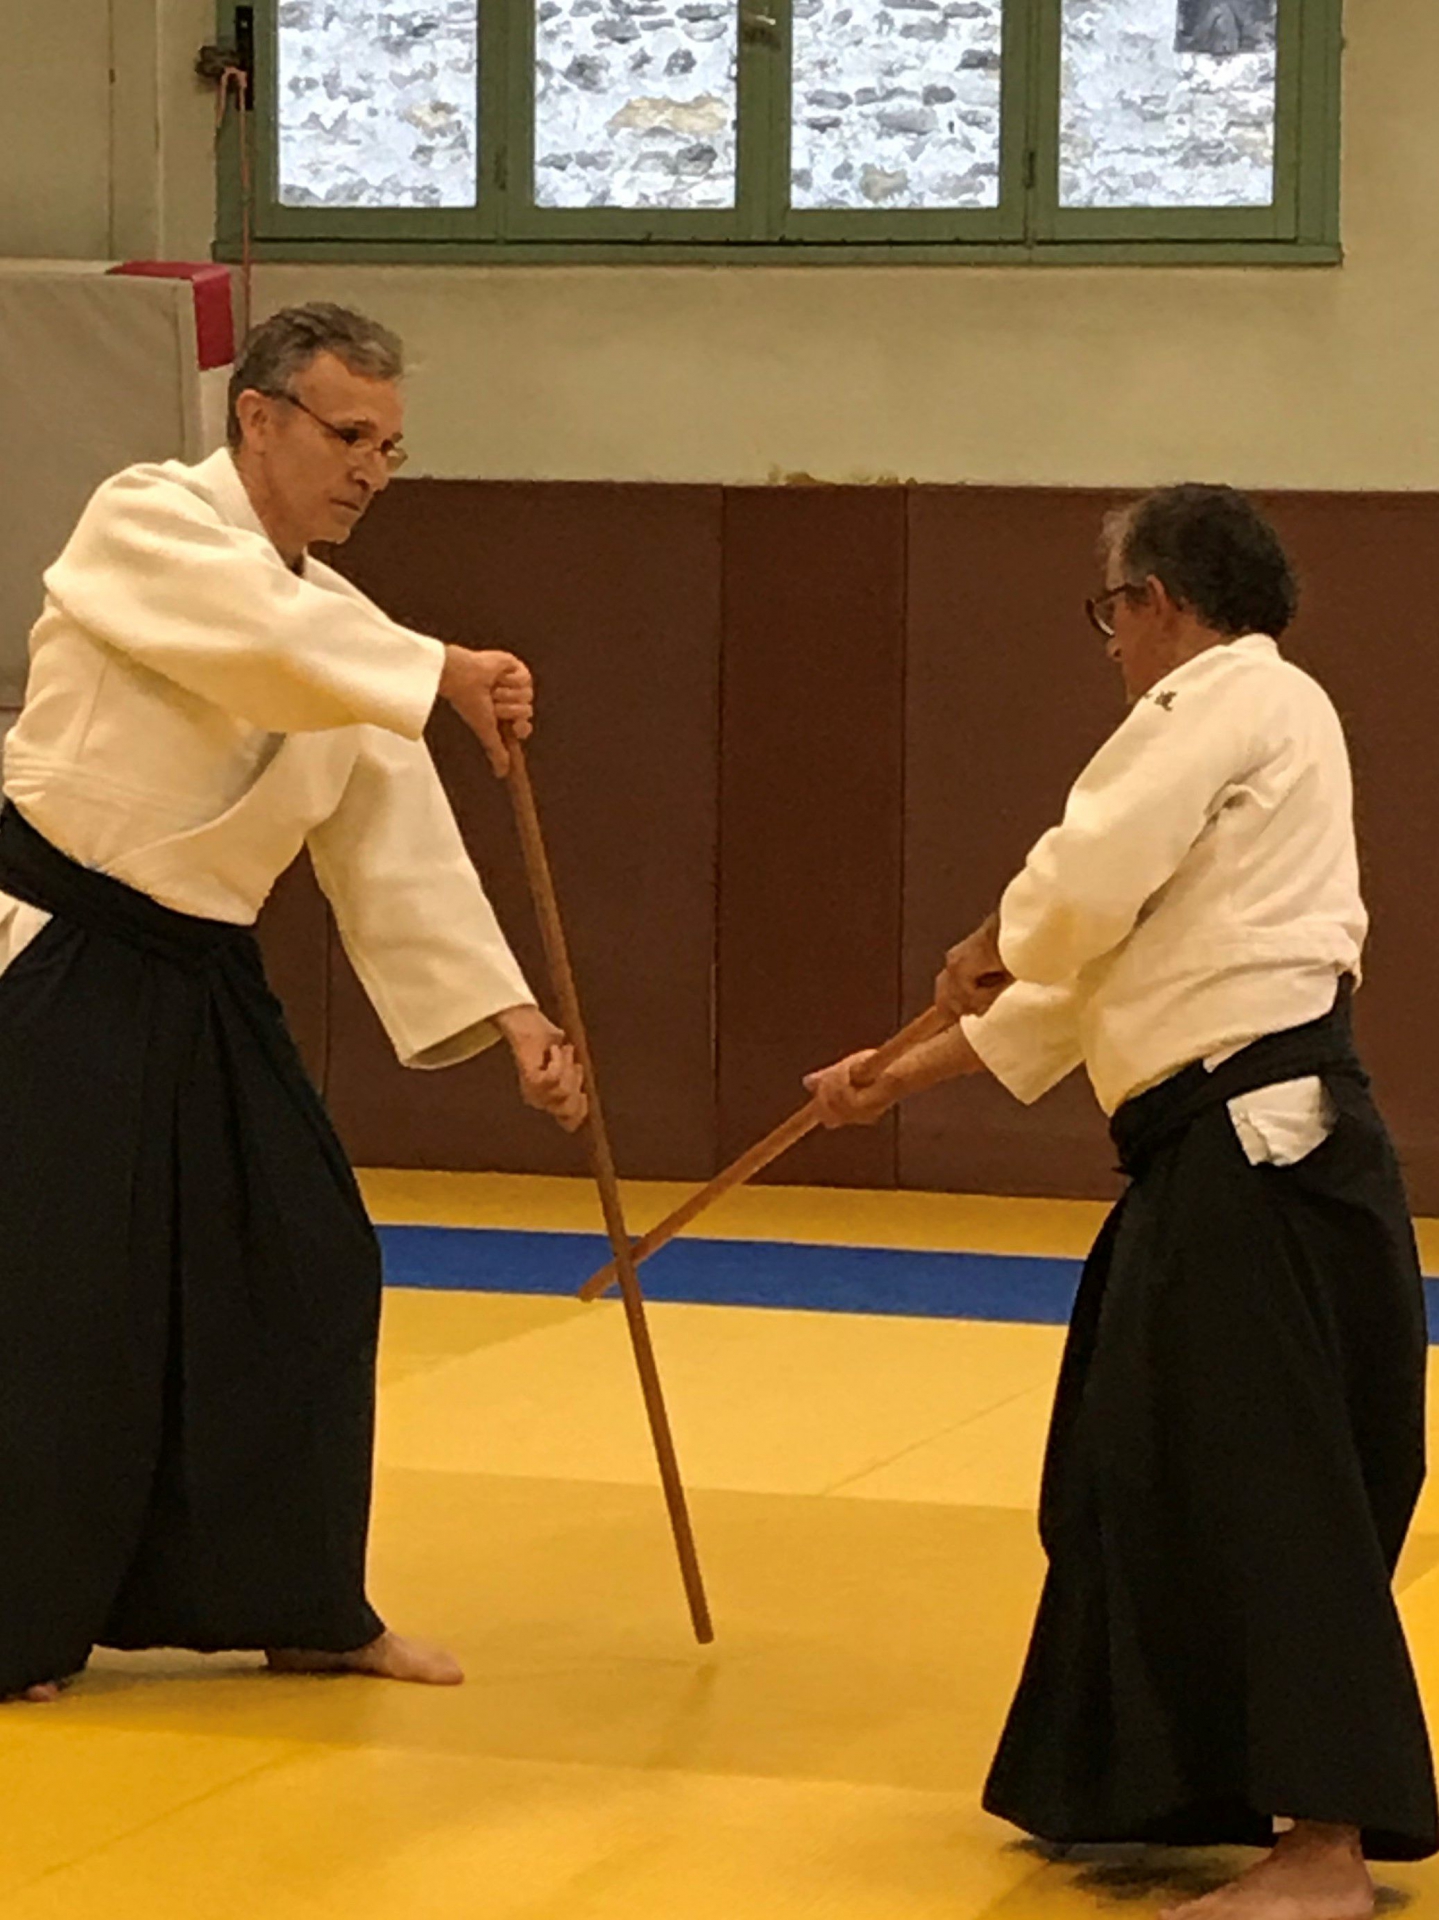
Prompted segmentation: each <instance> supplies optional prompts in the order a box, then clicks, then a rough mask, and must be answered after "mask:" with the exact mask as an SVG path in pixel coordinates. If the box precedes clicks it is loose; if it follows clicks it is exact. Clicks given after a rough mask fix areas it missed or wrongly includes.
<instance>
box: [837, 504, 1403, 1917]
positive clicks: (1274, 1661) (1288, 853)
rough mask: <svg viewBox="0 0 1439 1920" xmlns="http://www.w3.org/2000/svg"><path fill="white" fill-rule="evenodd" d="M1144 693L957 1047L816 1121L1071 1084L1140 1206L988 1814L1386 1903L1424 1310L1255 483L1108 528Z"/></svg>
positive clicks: (1130, 666) (1092, 1272) (1328, 766)
mask: <svg viewBox="0 0 1439 1920" xmlns="http://www.w3.org/2000/svg"><path fill="white" fill-rule="evenodd" d="M1103 554H1104V560H1105V567H1106V581H1105V586H1104V590H1103V592H1102V593H1101V594H1099V596H1098V597H1097V598H1096V599H1095V600H1092V601H1091V602H1090V603H1089V607H1088V612H1089V617H1090V619H1091V621H1092V623H1093V624H1094V625H1095V626H1096V627H1097V628H1098V629H1099V631H1100V633H1101V634H1103V635H1104V637H1105V640H1106V642H1107V645H1108V651H1109V654H1110V657H1111V658H1112V659H1113V660H1114V661H1115V663H1116V664H1117V665H1118V667H1119V669H1120V671H1121V673H1122V675H1123V678H1124V684H1125V690H1126V692H1127V694H1128V696H1129V700H1130V702H1131V706H1130V711H1129V715H1128V717H1127V718H1126V719H1125V721H1124V722H1123V724H1122V725H1121V726H1120V727H1119V728H1118V729H1117V730H1116V732H1115V733H1114V734H1113V735H1112V736H1111V737H1110V739H1109V740H1108V741H1107V742H1106V743H1105V744H1104V746H1103V747H1101V749H1100V750H1099V752H1098V753H1097V754H1096V755H1095V757H1094V759H1093V760H1092V761H1091V762H1090V764H1089V765H1088V767H1086V768H1085V770H1084V772H1083V773H1082V774H1081V775H1080V776H1079V779H1078V780H1077V781H1076V782H1075V785H1074V787H1073V789H1072V791H1071V793H1070V796H1069V800H1068V804H1067V805H1066V808H1065V812H1064V818H1063V820H1062V821H1061V822H1060V824H1059V825H1058V826H1056V827H1054V828H1053V829H1052V830H1051V831H1050V832H1048V833H1046V834H1045V835H1044V836H1043V838H1042V839H1041V840H1040V841H1039V842H1038V843H1037V844H1036V846H1035V847H1034V848H1033V850H1032V851H1031V853H1030V855H1029V857H1028V859H1027V861H1026V862H1025V865H1024V867H1023V869H1022V871H1021V872H1020V873H1019V874H1017V875H1016V877H1015V878H1014V880H1013V881H1012V882H1011V883H1010V885H1009V887H1008V888H1007V889H1006V890H1005V893H1004V896H1003V899H1002V900H1001V902H1000V906H999V909H998V911H997V912H996V913H995V914H993V915H992V916H991V917H990V919H989V920H987V921H986V922H985V924H984V925H983V926H982V927H981V928H979V929H978V930H977V931H976V932H975V933H973V934H971V935H970V937H969V938H968V939H967V940H965V941H963V942H961V943H960V945H958V946H957V947H955V948H953V949H952V950H951V952H950V953H949V955H948V956H947V961H946V966H945V970H944V972H943V973H942V974H941V976H940V978H939V980H938V982H937V983H936V999H937V1004H938V1005H939V1006H940V1007H941V1008H942V1009H943V1010H944V1011H945V1012H947V1013H949V1014H950V1015H951V1016H952V1017H954V1018H955V1019H956V1022H957V1024H955V1025H954V1026H952V1027H951V1028H950V1029H949V1031H948V1032H947V1033H945V1034H942V1035H941V1036H940V1037H939V1038H938V1039H937V1040H935V1041H932V1042H930V1043H929V1044H928V1045H927V1046H924V1047H921V1048H917V1049H915V1050H914V1051H913V1052H912V1053H911V1054H910V1055H909V1056H907V1057H906V1058H905V1059H904V1060H902V1061H901V1062H900V1063H899V1064H898V1065H897V1066H896V1067H895V1068H893V1069H892V1070H891V1071H890V1073H889V1074H887V1075H885V1076H884V1077H883V1078H882V1080H881V1082H880V1084H879V1085H878V1086H877V1087H875V1088H873V1089H869V1090H867V1089H864V1088H860V1087H857V1086H856V1085H855V1084H854V1081H853V1069H854V1067H855V1065H856V1064H857V1063H858V1062H860V1061H862V1060H864V1059H866V1058H868V1056H867V1055H865V1054H856V1055H852V1056H850V1058H849V1059H847V1060H843V1061H840V1062H838V1063H837V1064H836V1065H835V1066H833V1067H830V1068H827V1069H825V1070H824V1071H823V1072H821V1073H818V1074H815V1075H813V1076H811V1085H812V1088H813V1091H814V1092H815V1093H816V1095H817V1096H818V1098H819V1101H820V1104H821V1107H822V1109H823V1112H824V1114H825V1117H826V1119H827V1121H828V1123H829V1124H831V1125H839V1124H843V1123H845V1122H850V1121H867V1120H873V1119H875V1118H877V1117H878V1115H879V1114H881V1113H883V1112H884V1111H886V1110H887V1109H888V1107H889V1106H891V1105H892V1104H893V1103H894V1101H895V1100H896V1099H898V1098H900V1097H901V1096H903V1095H905V1094H907V1093H911V1092H914V1091H916V1090H918V1089H919V1088H921V1087H924V1086H929V1085H933V1084H935V1083H936V1082H938V1081H940V1080H943V1079H949V1078H952V1077H956V1076H959V1075H962V1074H968V1073H978V1072H981V1071H984V1070H986V1069H987V1070H988V1071H989V1072H991V1073H993V1074H994V1075H995V1076H996V1077H997V1078H998V1079H999V1080H1000V1081H1001V1082H1002V1083H1003V1084H1004V1085H1005V1086H1007V1087H1008V1088H1009V1089H1010V1090H1011V1091H1012V1092H1013V1093H1015V1094H1016V1095H1017V1096H1018V1097H1019V1098H1020V1099H1021V1100H1025V1101H1030V1100H1034V1099H1037V1098H1038V1097H1039V1096H1040V1095H1041V1094H1042V1093H1044V1092H1045V1091H1046V1090H1047V1089H1048V1088H1050V1087H1052V1086H1053V1085H1055V1084H1056V1082H1057V1081H1059V1080H1060V1079H1062V1078H1063V1077H1064V1075H1065V1074H1067V1073H1068V1072H1069V1071H1070V1070H1071V1069H1072V1068H1073V1067H1075V1066H1077V1065H1079V1064H1080V1063H1081V1062H1083V1064H1084V1065H1085V1066H1086V1068H1087V1069H1088V1072H1089V1075H1090V1078H1091V1080H1092V1082H1093V1085H1094V1089H1095V1093H1096V1095H1097V1096H1098V1098H1099V1101H1100V1103H1101V1105H1102V1106H1103V1107H1104V1109H1105V1110H1106V1112H1107V1113H1108V1114H1109V1115H1110V1116H1111V1120H1110V1125H1111V1131H1112V1134H1113V1137H1114V1141H1115V1144H1116V1146H1117V1148H1118V1151H1119V1155H1120V1159H1121V1161H1122V1163H1123V1165H1124V1168H1125V1170H1126V1172H1127V1173H1128V1174H1129V1177H1130V1184H1129V1187H1128V1189H1127V1191H1126V1193H1125V1194H1124V1197H1123V1198H1122V1199H1121V1200H1120V1202H1119V1204H1118V1206H1117V1207H1116V1208H1115V1209H1114V1211H1113V1213H1112V1214H1111V1215H1110V1217H1109V1219H1108V1221H1107V1222H1106V1224H1105V1226H1104V1228H1103V1230H1102V1231H1101V1233H1100V1236H1099V1239H1098V1241H1097V1243H1096V1245H1095V1247H1094V1250H1093V1252H1092V1254H1091V1255H1090V1258H1089V1260H1088V1262H1087V1264H1086V1266H1085V1270H1084V1276H1083V1279H1082V1281H1081V1283H1080V1289H1079V1297H1078V1300H1077V1302H1076V1305H1075V1310H1074V1317H1073V1322H1072V1325H1071V1329H1070V1335H1069V1342H1068V1346H1067V1349H1066V1353H1065V1358H1064V1364H1063V1369H1062V1372H1061V1375H1060V1382H1059V1390H1058V1396H1057V1400H1056V1405H1055V1411H1054V1419H1053V1424H1052V1427H1051V1433H1050V1442H1049V1452H1048V1457H1047V1460H1046V1465H1045V1472H1044V1480H1043V1486H1042V1489H1041V1496H1040V1531H1041V1535H1042V1538H1043V1541H1044V1546H1045V1550H1046V1553H1047V1555H1048V1558H1049V1574H1048V1578H1047V1581H1046V1583H1045V1588H1044V1593H1043V1597H1042V1599H1041V1602H1040V1608H1039V1617H1038V1620H1037V1622H1036V1625H1035V1630H1034V1637H1033V1640H1032V1642H1031V1645H1030V1650H1029V1656H1028V1659H1027V1661H1026V1664H1025V1668H1024V1674H1023V1677H1022V1679H1021V1681H1020V1685H1019V1692H1018V1696H1017V1698H1016V1699H1015V1702H1014V1705H1013V1708H1012V1709H1011V1712H1010V1716H1009V1721H1008V1724H1007V1726H1006V1728H1005V1730H1004V1735H1003V1738H1002V1740H1001V1743H1000V1748H999V1753H998V1756H997V1758H996V1760H995V1762H994V1767H993V1770H992V1772H991V1774H990V1778H989V1782H988V1786H987V1788H986V1792H985V1805H986V1807H988V1809H989V1810H990V1811H991V1812H993V1813H997V1814H1000V1815H1002V1816H1003V1817H1004V1818H1006V1819H1008V1820H1012V1821H1014V1822H1015V1824H1016V1825H1018V1826H1021V1827H1024V1828H1026V1829H1027V1830H1028V1831H1029V1832H1031V1833H1033V1834H1036V1835H1039V1836H1041V1837H1043V1838H1045V1839H1047V1840H1050V1841H1053V1842H1058V1843H1061V1844H1064V1843H1071V1844H1077V1843H1083V1842H1113V1841H1139V1842H1153V1843H1158V1844H1165V1843H1168V1844H1175V1845H1190V1846H1197V1845H1213V1844H1220V1843H1240V1844H1249V1845H1255V1846H1263V1847H1265V1848H1266V1850H1267V1851H1266V1856H1265V1858H1264V1859H1263V1860H1262V1861H1260V1862H1259V1863H1258V1864H1257V1865H1256V1866H1255V1867H1254V1868H1252V1869H1251V1870H1250V1871H1249V1872H1248V1873H1246V1874H1244V1875H1242V1876H1241V1877H1240V1878H1239V1879H1238V1880H1236V1881H1234V1882H1233V1883H1232V1884H1230V1885H1229V1886H1227V1887H1224V1888H1222V1889H1220V1891H1218V1892H1217V1893H1214V1894H1211V1895H1209V1896H1207V1897H1206V1898H1204V1899H1202V1900H1199V1901H1196V1902H1191V1903H1189V1904H1188V1905H1186V1906H1184V1907H1183V1908H1180V1909H1175V1910H1174V1915H1173V1916H1171V1920H1175V1916H1177V1915H1178V1914H1179V1913H1183V1915H1184V1916H1185V1920H1368V1916H1369V1915H1371V1914H1372V1913H1373V1911H1374V1888H1373V1884H1372V1882H1371V1880H1370V1876H1369V1872H1368V1869H1367V1866H1366V1864H1365V1856H1366V1854H1367V1855H1368V1856H1370V1857H1373V1858H1379V1859H1404V1860H1408V1859H1419V1858H1422V1857H1425V1856H1427V1855H1429V1854H1432V1853H1433V1852H1435V1851H1436V1848H1439V1831H1436V1809H1435V1795H1434V1778H1433V1769H1432V1764H1431V1760H1430V1753H1429V1744H1428V1737H1427V1734H1426V1731H1425V1726H1424V1718H1423V1713H1422V1710H1421V1706H1420V1701H1419V1696H1418V1691H1417V1688H1416V1685H1415V1680H1414V1674H1413V1670H1412V1667H1411V1664H1410V1660H1409V1654H1408V1651H1407V1648H1406V1646H1405V1642H1404V1635H1403V1631H1402V1628H1401V1625H1400V1621H1399V1616H1398V1612H1397V1610H1396V1608H1395V1604H1394V1599H1393V1595H1392V1591H1391V1581H1392V1578H1393V1574H1394V1569H1395V1566H1396V1564H1397V1561H1398V1558H1399V1553H1400V1549H1401V1547H1402V1546H1403V1543H1404V1539H1405V1535H1406V1532H1407V1530H1408V1527H1409V1524H1410V1520H1411V1517H1412V1515H1413V1511H1414V1505H1415V1501H1416V1499H1417V1497H1418V1493H1419V1488H1420V1484H1421V1482H1422V1480H1423V1476H1424V1382H1425V1364H1426V1355H1427V1347H1426V1334H1425V1319H1424V1300H1423V1290H1422V1285H1421V1281H1420V1276H1419V1266H1418V1260H1417V1257H1416V1253H1415V1247H1414V1239H1413V1234H1412V1232H1411V1229H1410V1224H1409V1217H1408V1212H1407V1207H1406V1202H1405V1197H1404V1191H1403V1186H1402V1183H1401V1180H1400V1175H1399V1169H1398V1165H1397V1163H1396V1160H1395V1156H1394V1152H1393V1149H1392V1147H1391V1145H1390V1142H1389V1137H1388V1134H1387V1133H1386V1131H1385V1128H1384V1124H1383V1121H1382V1120H1381V1119H1380V1117H1379V1114H1378V1113H1377V1111H1376V1110H1375V1107H1374V1104H1373V1101H1372V1100H1371V1098H1370V1094H1369V1088H1368V1082H1367V1080H1366V1078H1365V1075H1364V1072H1363V1070H1362V1068H1361V1066H1360V1064H1359V1061H1358V1059H1357V1057H1356V1055H1355V1051H1354V1043H1353V1038H1352V1035H1351V1031H1350V1022H1349V1001H1350V996H1351V992H1352V990H1353V987H1354V985H1355V984H1356V982H1357V979H1358V972H1359V960H1360V952H1361V948H1362V945H1363V940H1364V935H1365V931H1366V924H1367V923H1366V916H1365V911H1364V906H1363V903H1362V900H1361V898H1360V893H1359V867H1358V858H1357V852H1356V845H1355V835H1354V820H1353V796H1352V789H1351V781H1350V770H1349V758H1348V753H1347V750H1346V747H1345V742H1344V735H1343V731H1342V729H1341V726H1340V723H1339V719H1338V716H1337V715H1336V714H1335V711H1334V709H1333V707H1332V705H1331V704H1330V702H1329V699H1328V697H1327V696H1326V694H1325V693H1324V691H1323V689H1322V688H1321V687H1320V686H1319V685H1318V684H1317V683H1316V682H1315V681H1314V680H1313V679H1311V678H1310V677H1309V675H1308V674H1306V673H1304V672H1302V671H1301V670H1300V669H1299V668H1298V667H1296V666H1294V665H1292V664H1291V663H1290V662H1288V661H1286V660H1285V659H1284V658H1283V656H1282V655H1281V654H1280V651H1279V647H1278V644H1277V642H1278V640H1279V637H1280V636H1281V635H1282V634H1283V633H1284V631H1285V629H1286V628H1287V627H1288V625H1289V623H1290V621H1291V619H1292V617H1293V614H1294V609H1295V599H1296V593H1295V585H1294V579H1293V576H1292V573H1291V571H1290V567H1289V563H1288V561H1287V559H1286V557H1285V555H1284V552H1283V550H1282V548H1281V547H1280V544H1279V541H1278V540H1277V538H1276V537H1275V535H1274V533H1273V531H1272V529H1271V528H1270V527H1269V526H1268V525H1267V524H1266V522H1265V521H1264V520H1263V519H1262V518H1261V517H1260V515H1259V514H1258V513H1257V512H1256V511H1255V509H1254V507H1253V506H1252V505H1251V504H1250V502H1249V501H1248V500H1246V499H1245V498H1244V497H1243V496H1242V495H1240V494H1237V493H1235V492H1234V491H1232V490H1231V489H1229V488H1225V487H1206V486H1182V487H1174V488H1168V489H1165V490H1163V491H1161V492H1159V493H1155V494H1151V495H1149V496H1148V497H1147V498H1145V499H1143V500H1141V501H1139V502H1138V504H1137V505H1135V506H1133V507H1131V508H1129V509H1128V510H1127V511H1125V512H1123V513H1120V514H1118V515H1115V516H1113V517H1112V518H1111V519H1110V521H1109V522H1108V523H1107V525H1106V528H1105V537H1104V542H1103Z"/></svg>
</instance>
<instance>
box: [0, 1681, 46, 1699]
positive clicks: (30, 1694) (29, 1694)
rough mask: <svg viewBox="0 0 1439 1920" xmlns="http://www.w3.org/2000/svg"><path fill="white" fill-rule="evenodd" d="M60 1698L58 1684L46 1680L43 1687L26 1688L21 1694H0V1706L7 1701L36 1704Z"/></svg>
mask: <svg viewBox="0 0 1439 1920" xmlns="http://www.w3.org/2000/svg"><path fill="white" fill-rule="evenodd" d="M59 1698H60V1682H59V1681H58V1680H47V1681H46V1682H45V1683H44V1685H43V1686H38V1687H26V1688H25V1689H24V1691H23V1692H21V1693H7V1694H0V1705H3V1704H4V1703H5V1702H6V1701H8V1700H33V1701H35V1702H36V1703H37V1705H38V1704H39V1703H40V1702H42V1701H43V1702H49V1701H51V1700H58V1699H59Z"/></svg>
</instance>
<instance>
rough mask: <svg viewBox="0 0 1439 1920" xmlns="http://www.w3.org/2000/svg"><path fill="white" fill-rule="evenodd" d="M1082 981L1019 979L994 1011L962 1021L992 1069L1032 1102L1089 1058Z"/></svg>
mask: <svg viewBox="0 0 1439 1920" xmlns="http://www.w3.org/2000/svg"><path fill="white" fill-rule="evenodd" d="M1079 1003H1080V994H1079V989H1078V987H1077V985H1076V984H1075V983H1074V982H1072V981H1067V982H1066V983H1065V984H1064V985H1063V986H1057V987H1037V986H1031V985H1030V984H1029V983H1028V982H1026V981H1022V980H1021V981H1016V983H1015V984H1014V986H1012V987H1006V989H1005V990H1004V992H1003V993H1002V994H1000V996H999V998H998V999H997V1000H996V1001H995V1003H994V1005H993V1006H992V1007H991V1008H990V1009H989V1012H988V1013H983V1014H978V1015H973V1014H972V1015H969V1016H968V1017H967V1018H965V1019H964V1020H962V1021H961V1022H960V1025H961V1026H962V1027H963V1029H964V1033H965V1037H966V1039H967V1040H968V1041H969V1043H970V1045H971V1046H972V1047H973V1048H974V1050H975V1052H976V1053H977V1054H978V1055H979V1057H980V1059H981V1060H982V1061H983V1062H984V1064H985V1066H986V1067H988V1069H989V1071H990V1072H991V1073H992V1074H993V1075H994V1077H995V1079H996V1080H998V1081H999V1083H1000V1084H1001V1086H1003V1087H1006V1088H1007V1089H1008V1090H1009V1092H1010V1093H1012V1094H1013V1095H1014V1097H1015V1099H1016V1100H1021V1101H1023V1102H1024V1104H1025V1105H1026V1106H1029V1105H1030V1104H1031V1103H1032V1102H1034V1101H1035V1100H1038V1099H1039V1098H1040V1096H1041V1095H1043V1094H1046V1093H1048V1092H1049V1090H1050V1088H1051V1087H1056V1086H1058V1085H1059V1082H1060V1081H1061V1080H1063V1079H1064V1078H1065V1076H1066V1075H1067V1074H1070V1073H1072V1072H1073V1071H1074V1069H1075V1068H1076V1067H1077V1066H1078V1065H1079V1064H1080V1062H1081V1060H1082V1059H1083V1058H1084V1046H1083V1042H1082V1040H1081V1037H1080V1031H1079V1017H1078V1007H1079Z"/></svg>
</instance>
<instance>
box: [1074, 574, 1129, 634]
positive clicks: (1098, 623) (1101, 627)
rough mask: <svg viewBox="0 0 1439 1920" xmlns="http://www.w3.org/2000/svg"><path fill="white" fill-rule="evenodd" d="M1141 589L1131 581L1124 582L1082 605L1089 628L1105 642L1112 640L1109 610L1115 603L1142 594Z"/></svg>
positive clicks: (1111, 621)
mask: <svg viewBox="0 0 1439 1920" xmlns="http://www.w3.org/2000/svg"><path fill="white" fill-rule="evenodd" d="M1143 591H1144V589H1143V587H1139V586H1136V585H1135V584H1134V582H1133V581H1132V580H1125V581H1124V582H1123V583H1122V584H1121V585H1119V586H1117V587H1111V588H1110V589H1109V591H1108V593H1096V594H1094V595H1093V596H1092V597H1091V598H1090V599H1088V600H1086V601H1085V603H1084V613H1085V617H1086V619H1087V620H1088V621H1089V624H1090V626H1092V627H1093V628H1094V631H1095V632H1096V633H1098V634H1102V635H1103V636H1104V638H1105V639H1106V640H1112V639H1113V638H1114V622H1113V620H1112V619H1111V618H1110V612H1109V610H1110V608H1111V607H1112V606H1113V605H1114V603H1115V601H1116V600H1118V599H1121V598H1128V597H1130V596H1132V595H1134V594H1136V593H1143Z"/></svg>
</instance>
